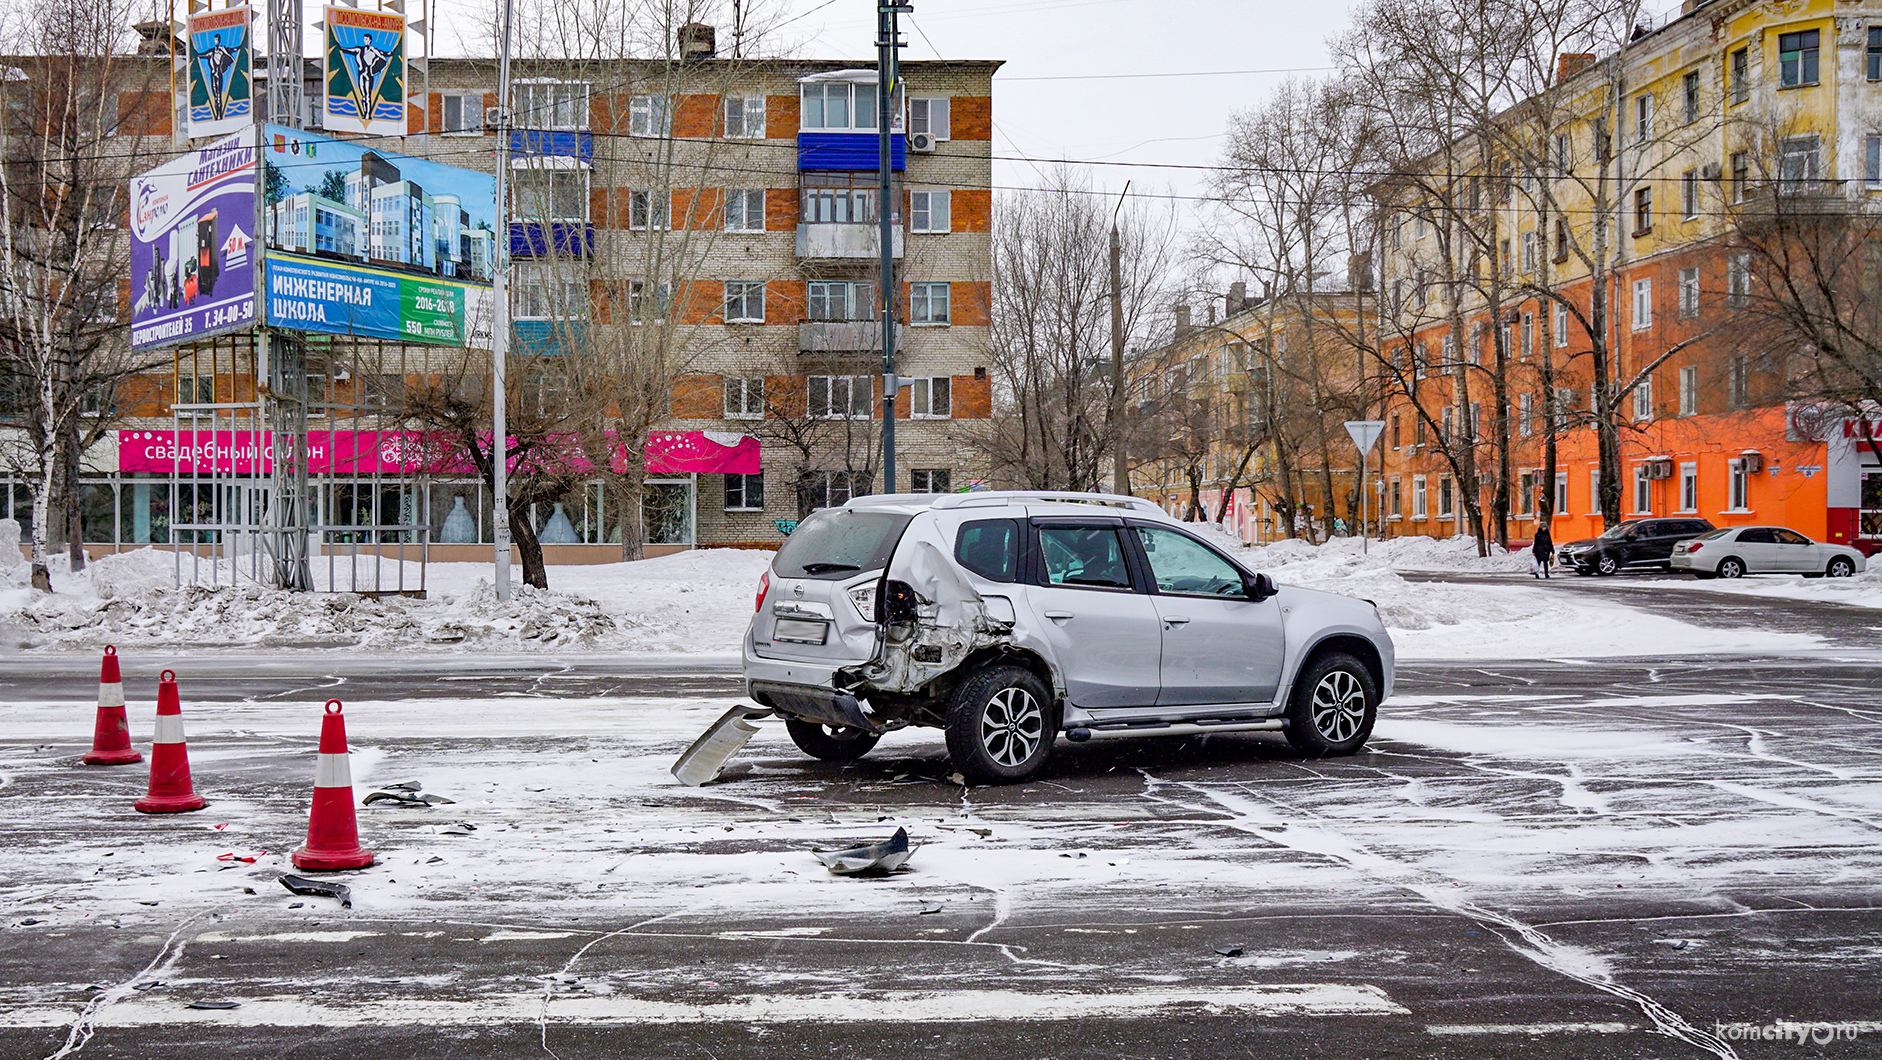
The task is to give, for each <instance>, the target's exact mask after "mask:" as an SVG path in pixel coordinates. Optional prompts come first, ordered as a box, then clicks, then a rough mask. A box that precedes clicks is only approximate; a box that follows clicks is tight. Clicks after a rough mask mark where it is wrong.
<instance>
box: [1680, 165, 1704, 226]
mask: <svg viewBox="0 0 1882 1060" xmlns="http://www.w3.org/2000/svg"><path fill="white" fill-rule="evenodd" d="M1679 212H1680V216H1682V217H1684V218H1685V219H1686V220H1688V221H1690V220H1692V219H1693V218H1695V217H1698V216H1699V171H1698V170H1696V169H1689V170H1687V171H1686V172H1684V173H1681V174H1680V175H1679Z"/></svg>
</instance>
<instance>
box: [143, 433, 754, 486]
mask: <svg viewBox="0 0 1882 1060" xmlns="http://www.w3.org/2000/svg"><path fill="white" fill-rule="evenodd" d="M613 449H614V452H613V460H612V462H613V464H614V468H615V470H617V471H618V470H621V469H623V468H625V467H626V466H627V460H628V450H627V448H626V447H625V446H619V445H617V446H614V447H613ZM305 457H306V460H307V470H308V471H310V472H315V473H322V474H337V475H374V474H379V475H411V474H433V475H467V474H472V473H473V469H474V465H473V464H472V462H471V460H470V456H469V454H467V453H466V452H465V451H464V447H463V445H462V444H461V442H459V441H457V440H456V439H453V438H452V437H450V436H449V435H444V434H439V433H426V432H423V431H308V432H307V452H306V454H305ZM528 460H529V462H532V463H535V462H545V461H551V460H552V461H554V462H555V463H557V464H558V465H560V466H561V467H564V468H568V469H571V470H576V471H589V470H593V468H594V464H593V462H592V461H590V460H588V459H587V458H586V457H585V456H584V455H583V454H582V453H581V452H580V450H579V449H578V448H577V447H576V446H575V445H574V444H573V443H572V441H571V444H570V445H569V446H568V447H566V448H565V449H564V450H562V451H560V452H557V453H555V454H553V455H550V454H545V453H537V454H534V455H533V456H531V457H529V458H528ZM510 466H511V468H512V469H515V470H527V467H526V464H525V458H524V457H521V456H519V457H517V458H515V459H514V460H513V462H512V463H511V465H510ZM643 466H644V467H645V468H646V470H647V471H649V472H652V473H655V474H684V473H686V472H705V473H709V474H726V475H755V474H757V473H758V469H759V466H760V461H759V446H758V439H756V438H753V437H750V436H749V435H738V434H725V433H723V432H719V431H654V432H652V433H651V434H650V435H649V436H648V438H647V445H646V447H645V450H644V453H643ZM118 470H120V471H125V472H150V473H157V474H168V473H169V472H171V471H173V470H175V471H180V472H182V473H184V474H192V475H207V474H215V473H221V474H234V475H255V474H262V475H266V474H271V473H273V471H274V436H273V434H272V432H268V431H262V432H261V433H260V436H259V437H257V435H256V433H255V432H253V431H215V432H210V431H119V432H118Z"/></svg>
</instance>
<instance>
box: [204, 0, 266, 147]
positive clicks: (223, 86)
mask: <svg viewBox="0 0 1882 1060" xmlns="http://www.w3.org/2000/svg"><path fill="white" fill-rule="evenodd" d="M249 25H250V20H249V9H248V8H246V7H226V8H223V9H221V10H219V11H206V12H203V13H202V14H197V15H191V16H189V49H190V66H189V134H190V138H191V139H196V138H197V137H201V136H221V135H223V134H225V133H232V132H235V131H236V130H237V129H246V128H248V126H249V125H250V124H251V123H253V122H254V120H255V103H254V90H255V82H254V78H253V77H252V76H251V74H252V69H253V63H254V55H253V49H252V48H251V47H250V46H249Z"/></svg>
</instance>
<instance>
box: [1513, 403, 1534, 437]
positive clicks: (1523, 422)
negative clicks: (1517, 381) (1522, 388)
mask: <svg viewBox="0 0 1882 1060" xmlns="http://www.w3.org/2000/svg"><path fill="white" fill-rule="evenodd" d="M1535 415H1536V396H1535V395H1534V394H1529V393H1524V394H1520V395H1518V396H1517V398H1516V433H1517V434H1518V435H1519V436H1521V437H1524V438H1527V437H1529V436H1530V435H1531V434H1532V433H1534V432H1535Z"/></svg>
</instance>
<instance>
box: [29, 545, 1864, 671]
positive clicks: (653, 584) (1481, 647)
mask: <svg viewBox="0 0 1882 1060" xmlns="http://www.w3.org/2000/svg"><path fill="white" fill-rule="evenodd" d="M1201 529H1202V531H1203V532H1204V533H1209V534H1213V535H1215V536H1216V537H1217V538H1218V539H1219V541H1220V542H1221V544H1222V545H1223V547H1225V548H1228V549H1233V550H1238V551H1239V552H1240V553H1241V554H1242V555H1243V556H1244V558H1245V559H1246V560H1247V561H1248V562H1249V563H1250V564H1251V565H1252V566H1254V567H1255V568H1256V569H1257V570H1262V571H1265V572H1267V573H1269V574H1270V575H1271V576H1272V577H1273V578H1274V579H1275V580H1276V581H1278V582H1280V583H1282V584H1284V585H1294V586H1301V587H1305V588H1312V589H1321V590H1326V591H1329V592H1335V593H1341V594H1343V595H1347V596H1354V597H1360V598H1362V599H1366V600H1370V601H1372V602H1374V603H1375V604H1377V605H1378V607H1379V612H1380V614H1381V615H1382V616H1383V617H1384V619H1385V623H1386V626H1387V628H1388V629H1389V630H1390V631H1391V633H1392V637H1393V640H1394V641H1395V642H1396V643H1397V645H1398V649H1399V654H1400V657H1401V658H1410V659H1418V658H1577V657H1589V656H1596V657H1599V656H1612V655H1661V654H1689V653H1695V652H1740V651H1754V650H1755V651H1782V650H1790V649H1798V648H1809V647H1814V646H1817V645H1818V644H1819V643H1820V639H1819V638H1816V637H1812V636H1808V635H1802V634H1787V633H1772V632H1768V631H1763V630H1755V629H1752V630H1744V631H1731V630H1720V629H1712V628H1703V627H1699V626H1695V625H1692V624H1690V623H1686V622H1682V621H1679V620H1677V619H1674V618H1669V617H1666V616H1664V615H1660V614H1653V613H1649V612H1648V611H1645V610H1642V609H1639V608H1634V607H1629V606H1626V605H1625V604H1621V603H1617V602H1611V601H1607V600H1596V599H1591V598H1589V597H1587V596H1585V595H1580V594H1577V595H1575V596H1572V597H1571V596H1569V595H1567V594H1564V593H1561V592H1556V591H1550V590H1549V589H1547V588H1545V587H1542V586H1539V585H1536V584H1535V583H1534V582H1532V581H1530V580H1529V579H1528V578H1524V577H1520V576H1517V577H1511V578H1509V579H1508V580H1507V583H1504V584H1451V583H1438V582H1429V581H1409V580H1407V579H1406V578H1405V577H1403V576H1402V574H1401V572H1405V571H1448V572H1471V573H1502V574H1510V575H1521V574H1522V573H1524V572H1526V571H1527V570H1528V568H1529V560H1528V556H1527V554H1526V553H1500V554H1493V555H1491V556H1487V557H1481V556H1478V555H1477V552H1476V547H1475V545H1474V544H1473V543H1472V542H1471V541H1470V540H1469V539H1467V538H1452V539H1449V540H1434V539H1427V538H1400V539H1396V540H1393V541H1387V542H1376V541H1375V542H1371V543H1370V544H1369V545H1368V546H1367V548H1366V549H1365V551H1364V552H1363V553H1362V551H1361V544H1360V542H1359V541H1358V540H1357V539H1353V538H1344V539H1338V540H1335V541H1333V542H1330V543H1328V544H1325V545H1318V546H1316V545H1310V544H1307V543H1305V542H1301V541H1285V542H1278V543H1275V544H1271V545H1263V546H1258V547H1255V548H1244V547H1243V546H1242V545H1241V544H1240V543H1239V542H1237V541H1235V540H1234V539H1233V538H1230V537H1228V536H1227V535H1223V534H1219V533H1217V532H1216V531H1214V529H1213V528H1210V527H1203V528H1201ZM771 556H772V553H770V552H763V551H753V550H745V549H702V550H697V551H692V552H684V553H680V554H677V555H673V556H666V557H662V558H660V559H652V560H643V561H641V562H638V563H613V564H598V565H594V566H580V567H552V568H550V572H549V584H550V586H551V588H550V589H549V590H547V591H538V590H533V589H530V588H528V587H526V586H521V585H520V584H519V586H518V588H517V591H516V594H515V597H514V599H512V600H511V601H510V602H509V603H507V604H499V603H498V602H497V600H496V598H495V594H494V593H493V591H492V590H491V587H490V583H489V579H490V568H489V566H488V565H487V564H480V563H434V564H431V565H430V567H429V569H428V570H427V571H426V572H425V578H426V589H427V593H428V598H427V599H424V600H413V599H404V598H399V597H387V598H385V599H380V600H373V599H370V598H366V597H360V596H354V595H351V594H316V595H312V596H307V595H294V594H288V593H282V592H278V591H275V590H271V589H265V588H261V587H258V586H254V585H244V586H240V587H223V588H213V589H212V588H200V587H198V588H183V589H177V588H175V587H174V579H175V572H174V561H173V560H172V558H171V557H170V555H169V554H168V553H164V552H158V551H155V550H152V549H144V550H140V551H136V552H130V553H125V554H123V555H119V556H112V557H107V558H105V559H101V560H99V561H97V562H95V563H93V564H91V565H90V566H89V567H88V568H87V569H86V570H85V571H83V572H80V573H79V574H77V575H72V574H70V573H69V572H67V571H66V570H64V569H63V561H62V560H60V561H58V562H59V563H60V564H61V565H60V566H59V567H57V568H55V570H54V572H53V577H54V584H55V585H56V586H58V587H59V588H60V591H59V592H58V593H56V594H54V595H51V596H45V595H40V594H35V593H33V592H32V591H31V590H29V589H27V588H25V575H24V568H16V569H15V570H14V571H11V572H0V650H6V649H9V648H15V647H19V648H32V649H40V650H45V649H50V650H72V651H93V650H96V649H97V648H99V647H100V646H102V645H103V644H106V643H115V644H119V645H124V646H129V647H136V646H159V645H166V646H180V645H189V646H192V647H196V648H209V649H216V648H227V649H253V648H267V649H301V650H323V649H324V650H347V651H358V650H362V649H364V650H368V651H388V652H399V651H411V650H426V651H434V650H435V651H470V652H490V651H526V650H534V649H538V648H544V647H551V648H554V649H556V650H558V651H570V650H573V651H584V650H586V651H597V652H611V653H613V652H684V653H692V654H723V653H732V652H735V651H736V650H737V646H738V640H739V636H740V634H741V633H742V632H743V631H744V628H745V624H746V622H747V620H748V618H749V616H750V614H751V612H750V607H751V604H750V601H751V599H752V595H753V593H754V591H755V589H756V587H757V583H758V579H759V576H760V575H761V574H762V573H763V572H764V570H765V569H766V567H767V566H768V564H769V563H770V561H771ZM390 566H391V564H387V567H388V568H390ZM406 574H407V578H408V584H415V583H416V580H417V576H418V571H417V569H416V566H415V565H411V566H408V567H407V569H406ZM315 577H316V581H317V583H319V584H323V585H324V582H325V579H326V577H327V570H326V568H325V566H324V565H322V564H318V563H317V564H316V565H315ZM382 578H384V584H386V585H388V586H390V585H391V584H393V582H394V581H395V578H394V577H393V572H392V571H391V570H389V569H388V570H386V571H384V572H382ZM340 581H341V584H346V579H345V576H344V574H342V575H341V577H340ZM1641 584H1655V583H1652V582H1642V583H1641ZM1658 584H1668V583H1665V582H1661V583H1658ZM1673 584H1677V585H1679V586H1682V587H1691V586H1698V587H1704V588H1708V589H1711V590H1713V591H1720V592H1742V593H1750V594H1761V595H1769V596H1788V597H1793V598H1806V599H1824V600H1839V601H1843V602H1849V603H1863V604H1866V605H1867V606H1882V567H1878V569H1876V570H1874V571H1872V572H1870V573H1866V574H1865V575H1863V576H1862V577H1859V578H1855V579H1840V580H1836V581H1830V580H1827V579H1826V580H1820V581H1805V580H1803V579H1802V578H1796V577H1782V578H1778V577H1771V578H1759V579H1752V580H1748V581H1746V582H1742V583H1738V584H1732V585H1727V584H1724V583H1719V582H1711V583H1699V582H1685V581H1681V582H1678V583H1673Z"/></svg>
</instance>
